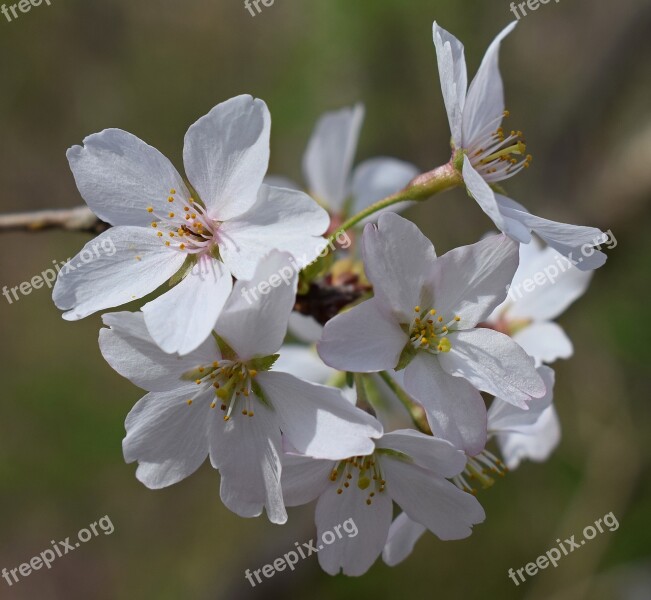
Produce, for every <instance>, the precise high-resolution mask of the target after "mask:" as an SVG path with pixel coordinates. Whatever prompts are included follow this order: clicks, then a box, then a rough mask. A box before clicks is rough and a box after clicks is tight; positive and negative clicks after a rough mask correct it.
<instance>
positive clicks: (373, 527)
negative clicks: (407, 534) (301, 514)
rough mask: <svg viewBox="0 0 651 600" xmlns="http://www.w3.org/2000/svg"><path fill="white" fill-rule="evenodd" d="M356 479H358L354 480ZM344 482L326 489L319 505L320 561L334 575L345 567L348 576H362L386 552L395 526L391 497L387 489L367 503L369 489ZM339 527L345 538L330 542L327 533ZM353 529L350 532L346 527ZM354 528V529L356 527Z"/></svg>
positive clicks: (318, 544) (317, 513)
mask: <svg viewBox="0 0 651 600" xmlns="http://www.w3.org/2000/svg"><path fill="white" fill-rule="evenodd" d="M351 481H355V480H351ZM339 484H340V482H336V483H332V482H330V485H329V486H328V487H327V488H326V491H325V492H324V493H323V494H322V495H321V497H320V498H319V501H318V502H317V505H316V513H315V520H316V528H317V536H318V537H317V540H316V545H317V548H319V554H318V556H319V564H320V565H321V568H322V569H323V570H324V571H325V572H326V573H329V574H330V575H336V574H337V573H339V570H340V569H341V570H343V572H344V574H345V575H351V576H359V575H363V574H364V573H366V571H368V569H369V568H370V567H371V565H372V564H373V563H374V562H375V560H376V559H377V557H378V556H379V555H380V553H381V552H382V548H383V547H384V544H385V543H386V541H387V536H388V534H389V527H390V526H391V516H392V514H391V513H392V507H393V504H392V503H391V498H390V497H389V494H387V493H386V492H378V493H376V494H375V497H374V498H373V500H372V503H371V504H370V505H369V504H366V500H367V499H368V496H369V494H368V492H369V490H366V491H362V490H360V489H359V488H358V487H357V485H355V484H354V483H352V484H351V485H350V487H349V488H341V489H342V490H343V493H341V494H337V489H338V488H339ZM340 525H343V526H344V528H343V530H342V528H341V527H340V528H339V532H340V535H341V539H337V536H335V541H334V542H333V543H332V544H330V545H327V544H325V543H323V535H324V534H325V533H326V532H328V531H330V532H333V535H334V531H335V527H337V526H340ZM346 526H348V529H350V530H351V533H348V532H347V530H346V529H345V528H346ZM353 527H354V529H353Z"/></svg>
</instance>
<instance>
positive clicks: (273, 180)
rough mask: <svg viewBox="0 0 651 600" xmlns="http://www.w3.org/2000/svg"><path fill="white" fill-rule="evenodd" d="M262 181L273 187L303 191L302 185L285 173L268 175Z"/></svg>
mask: <svg viewBox="0 0 651 600" xmlns="http://www.w3.org/2000/svg"><path fill="white" fill-rule="evenodd" d="M262 183H264V185H269V186H271V187H277V188H285V189H287V190H297V191H301V190H302V189H303V188H302V186H301V185H299V184H298V183H296V182H295V181H294V180H293V179H290V178H289V177H284V176H283V175H267V176H266V177H265V178H264V181H263V182H262Z"/></svg>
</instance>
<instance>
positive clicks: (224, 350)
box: [212, 331, 237, 360]
mask: <svg viewBox="0 0 651 600" xmlns="http://www.w3.org/2000/svg"><path fill="white" fill-rule="evenodd" d="M212 335H213V337H214V338H215V341H216V342H217V345H218V346H219V351H220V352H221V355H222V358H225V359H226V360H237V353H236V352H235V350H233V349H232V348H231V347H230V346H229V345H228V344H227V343H226V340H224V339H223V338H221V337H219V335H218V334H217V332H215V331H213V332H212Z"/></svg>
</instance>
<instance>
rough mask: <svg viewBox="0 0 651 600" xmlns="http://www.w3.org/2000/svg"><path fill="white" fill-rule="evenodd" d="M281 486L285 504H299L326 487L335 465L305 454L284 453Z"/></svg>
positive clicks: (314, 497)
mask: <svg viewBox="0 0 651 600" xmlns="http://www.w3.org/2000/svg"><path fill="white" fill-rule="evenodd" d="M282 461H283V474H282V477H281V478H280V482H281V484H282V486H283V498H284V500H285V506H301V505H303V504H307V503H308V502H312V500H316V499H317V498H318V497H319V496H320V495H321V494H322V493H323V492H324V491H325V489H326V487H327V486H328V484H330V483H332V482H331V481H330V474H331V473H332V470H333V469H334V468H335V467H336V466H337V463H336V462H332V461H330V460H316V459H314V458H309V457H306V456H297V455H293V454H284V455H283V457H282Z"/></svg>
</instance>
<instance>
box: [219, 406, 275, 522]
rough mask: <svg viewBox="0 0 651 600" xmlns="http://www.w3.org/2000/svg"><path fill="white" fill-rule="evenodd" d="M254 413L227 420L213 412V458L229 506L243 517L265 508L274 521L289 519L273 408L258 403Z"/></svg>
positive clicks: (224, 497)
mask: <svg viewBox="0 0 651 600" xmlns="http://www.w3.org/2000/svg"><path fill="white" fill-rule="evenodd" d="M254 413H255V414H254V416H252V417H248V416H243V415H240V414H239V413H237V414H235V415H234V416H233V418H231V419H230V420H229V421H224V420H223V418H222V413H221V412H216V411H214V410H213V411H212V415H211V416H212V417H213V418H212V422H211V430H210V460H211V462H212V465H213V466H214V467H215V468H216V469H219V473H220V475H221V487H220V494H221V499H222V502H223V503H224V505H225V506H226V508H228V509H229V510H232V511H233V512H234V513H235V514H237V515H239V516H240V517H258V516H260V515H261V514H262V509H263V508H265V509H266V511H267V516H268V517H269V520H270V521H271V522H272V523H276V524H279V525H282V524H283V523H285V522H286V521H287V512H286V511H285V505H284V503H283V495H282V489H281V486H280V479H281V473H282V466H281V456H282V442H281V436H280V427H279V426H278V420H277V418H276V415H275V414H274V412H273V411H272V410H270V409H269V408H267V407H266V406H265V405H264V404H262V403H261V402H255V409H254Z"/></svg>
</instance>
